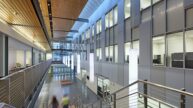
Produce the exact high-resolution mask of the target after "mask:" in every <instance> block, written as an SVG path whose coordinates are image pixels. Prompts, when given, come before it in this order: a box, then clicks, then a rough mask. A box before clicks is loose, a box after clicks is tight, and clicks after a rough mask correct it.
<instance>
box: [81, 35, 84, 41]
mask: <svg viewBox="0 0 193 108" xmlns="http://www.w3.org/2000/svg"><path fill="white" fill-rule="evenodd" d="M81 39H82V41H84V33H82V35H81Z"/></svg>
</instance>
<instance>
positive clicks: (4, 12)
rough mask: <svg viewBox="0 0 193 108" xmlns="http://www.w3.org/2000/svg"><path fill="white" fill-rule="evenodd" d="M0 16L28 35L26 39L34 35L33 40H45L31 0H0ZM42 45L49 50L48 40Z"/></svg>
mask: <svg viewBox="0 0 193 108" xmlns="http://www.w3.org/2000/svg"><path fill="white" fill-rule="evenodd" d="M0 18H1V19H3V20H4V21H6V22H7V23H8V24H10V25H12V24H13V25H12V26H13V28H14V29H17V30H18V31H19V32H20V33H21V34H24V35H25V36H29V37H27V39H29V38H30V39H33V37H34V35H35V36H37V37H36V39H37V40H35V41H43V42H47V39H46V37H45V34H44V32H43V29H42V28H41V25H40V22H39V20H38V17H37V15H36V13H35V10H34V8H33V5H32V2H31V0H0ZM21 25H24V26H21ZM29 26H30V27H29ZM36 34H37V35H36ZM25 36H24V37H25ZM40 44H41V43H40ZM46 44H47V45H46ZM42 46H43V47H44V48H48V49H46V50H49V47H47V46H49V44H48V42H47V43H44V44H42Z"/></svg>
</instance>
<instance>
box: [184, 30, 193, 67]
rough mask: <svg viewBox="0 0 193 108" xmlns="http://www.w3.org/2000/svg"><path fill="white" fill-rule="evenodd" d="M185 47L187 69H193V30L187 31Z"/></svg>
mask: <svg viewBox="0 0 193 108" xmlns="http://www.w3.org/2000/svg"><path fill="white" fill-rule="evenodd" d="M185 46H186V47H185V48H186V55H185V67H186V68H191V69H193V30H189V31H186V33H185Z"/></svg>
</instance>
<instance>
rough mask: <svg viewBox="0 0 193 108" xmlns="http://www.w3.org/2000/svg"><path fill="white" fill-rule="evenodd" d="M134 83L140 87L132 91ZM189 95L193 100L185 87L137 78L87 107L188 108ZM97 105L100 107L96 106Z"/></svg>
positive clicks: (192, 97)
mask: <svg viewBox="0 0 193 108" xmlns="http://www.w3.org/2000/svg"><path fill="white" fill-rule="evenodd" d="M134 85H138V88H137V89H135V90H131V91H130V88H131V87H132V86H134ZM133 91H136V92H133ZM187 97H189V98H191V102H193V93H189V92H186V91H185V89H181V90H178V89H175V88H171V87H167V86H164V85H160V84H156V83H152V82H149V81H147V80H144V81H143V80H137V81H135V82H133V83H131V84H129V85H128V86H126V87H123V88H121V89H120V90H118V91H116V92H114V93H112V94H110V95H109V96H107V97H105V98H103V99H102V100H99V101H97V102H95V103H91V104H90V105H87V106H86V107H85V108H128V107H134V106H135V107H138V108H188V107H187V106H186V98H187ZM189 101H190V99H189ZM104 103H105V104H104ZM107 103H108V105H107ZM96 105H98V106H100V107H98V106H97V107H95V106H96ZM105 105H106V106H105Z"/></svg>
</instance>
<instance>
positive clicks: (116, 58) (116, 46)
mask: <svg viewBox="0 0 193 108" xmlns="http://www.w3.org/2000/svg"><path fill="white" fill-rule="evenodd" d="M117 62H118V45H115V63H117Z"/></svg>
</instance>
